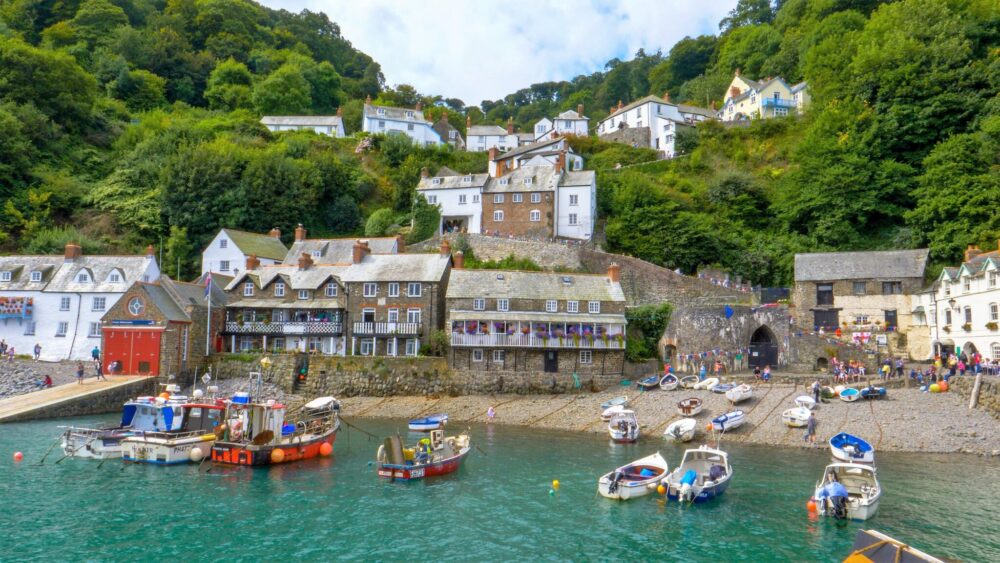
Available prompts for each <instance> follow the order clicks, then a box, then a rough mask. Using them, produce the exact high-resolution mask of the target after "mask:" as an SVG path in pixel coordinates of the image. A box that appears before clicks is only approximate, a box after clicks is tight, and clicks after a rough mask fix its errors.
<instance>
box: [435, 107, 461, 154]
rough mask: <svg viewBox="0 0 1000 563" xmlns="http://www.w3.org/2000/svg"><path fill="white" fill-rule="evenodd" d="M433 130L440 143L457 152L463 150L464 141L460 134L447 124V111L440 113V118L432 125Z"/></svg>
mask: <svg viewBox="0 0 1000 563" xmlns="http://www.w3.org/2000/svg"><path fill="white" fill-rule="evenodd" d="M433 128H434V131H435V132H436V133H437V134H438V136H439V137H441V141H442V142H445V143H447V144H449V145H451V146H453V147H455V150H457V151H464V150H465V139H464V138H462V133H461V132H460V131H459V130H458V129H455V126H454V125H452V124H451V123H449V122H448V111H447V110H445V111H444V112H442V113H441V118H440V119H438V120H437V121H436V122H435V123H434V125H433Z"/></svg>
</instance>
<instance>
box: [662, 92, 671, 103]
mask: <svg viewBox="0 0 1000 563" xmlns="http://www.w3.org/2000/svg"><path fill="white" fill-rule="evenodd" d="M663 101H664V102H667V103H668V104H669V103H670V92H664V93H663Z"/></svg>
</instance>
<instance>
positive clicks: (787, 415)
mask: <svg viewBox="0 0 1000 563" xmlns="http://www.w3.org/2000/svg"><path fill="white" fill-rule="evenodd" d="M809 412H810V411H809V409H807V408H805V407H795V408H794V409H788V410H786V411H785V412H783V413H781V421H782V422H784V423H785V425H786V426H791V427H792V428H803V427H805V426H806V425H807V424H809Z"/></svg>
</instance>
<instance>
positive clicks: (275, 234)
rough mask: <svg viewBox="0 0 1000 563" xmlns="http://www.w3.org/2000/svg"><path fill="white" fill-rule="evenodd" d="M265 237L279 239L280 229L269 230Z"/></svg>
mask: <svg viewBox="0 0 1000 563" xmlns="http://www.w3.org/2000/svg"><path fill="white" fill-rule="evenodd" d="M267 236H269V237H274V238H279V239H280V238H281V229H279V228H278V227H275V228H273V229H271V230H270V232H268V233H267Z"/></svg>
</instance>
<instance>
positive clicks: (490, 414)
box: [486, 405, 497, 424]
mask: <svg viewBox="0 0 1000 563" xmlns="http://www.w3.org/2000/svg"><path fill="white" fill-rule="evenodd" d="M496 415H497V410H496V409H495V408H493V405H490V408H488V409H486V423H487V424H489V423H491V422H493V417H495V416H496Z"/></svg>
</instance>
